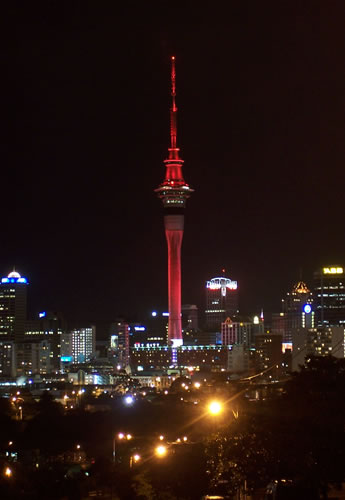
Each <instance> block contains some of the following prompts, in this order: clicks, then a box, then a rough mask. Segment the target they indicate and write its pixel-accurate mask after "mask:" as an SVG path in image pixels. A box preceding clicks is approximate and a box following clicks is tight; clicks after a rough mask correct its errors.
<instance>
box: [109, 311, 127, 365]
mask: <svg viewBox="0 0 345 500" xmlns="http://www.w3.org/2000/svg"><path fill="white" fill-rule="evenodd" d="M129 335H130V327H129V324H128V323H127V321H124V320H123V319H118V320H117V321H116V322H115V323H112V324H111V326H110V358H111V359H112V360H113V362H114V363H116V364H118V365H120V366H121V367H123V368H124V367H126V366H128V364H129V345H130V339H129Z"/></svg>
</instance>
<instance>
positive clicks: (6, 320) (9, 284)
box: [0, 271, 28, 342]
mask: <svg viewBox="0 0 345 500" xmlns="http://www.w3.org/2000/svg"><path fill="white" fill-rule="evenodd" d="M27 285H28V281H27V279H26V278H24V277H22V276H21V275H20V274H19V273H18V272H16V271H12V272H11V273H10V274H9V275H8V276H7V277H5V278H2V279H1V283H0V340H8V341H14V342H22V341H23V340H24V336H25V322H26V314H27V310H26V303H27Z"/></svg>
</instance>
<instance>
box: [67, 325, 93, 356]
mask: <svg viewBox="0 0 345 500" xmlns="http://www.w3.org/2000/svg"><path fill="white" fill-rule="evenodd" d="M66 337H67V338H66ZM62 349H63V356H62V358H65V357H66V353H69V354H70V356H71V357H72V363H86V362H87V361H90V360H91V359H92V358H93V357H94V356H95V353H96V327H95V326H90V327H86V328H78V329H77V328H76V329H74V330H72V331H71V332H70V333H69V334H66V335H64V339H63V343H62Z"/></svg>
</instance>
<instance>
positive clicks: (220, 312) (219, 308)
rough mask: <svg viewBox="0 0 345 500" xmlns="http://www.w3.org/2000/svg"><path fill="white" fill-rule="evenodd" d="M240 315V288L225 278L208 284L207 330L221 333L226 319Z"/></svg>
mask: <svg viewBox="0 0 345 500" xmlns="http://www.w3.org/2000/svg"><path fill="white" fill-rule="evenodd" d="M237 314H238V286H237V281H232V280H231V279H229V278H225V277H224V276H222V277H220V278H212V279H211V280H210V281H207V282H206V310H205V316H206V328H207V329H212V330H215V331H219V332H220V329H221V324H222V323H223V321H225V320H226V318H228V317H230V318H233V317H234V316H236V315H237Z"/></svg>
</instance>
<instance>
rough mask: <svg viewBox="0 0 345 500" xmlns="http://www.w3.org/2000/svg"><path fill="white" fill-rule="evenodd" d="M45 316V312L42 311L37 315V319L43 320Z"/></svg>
mask: <svg viewBox="0 0 345 500" xmlns="http://www.w3.org/2000/svg"><path fill="white" fill-rule="evenodd" d="M46 314H47V313H46V312H45V311H42V312H40V313H38V317H39V318H45V316H46Z"/></svg>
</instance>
